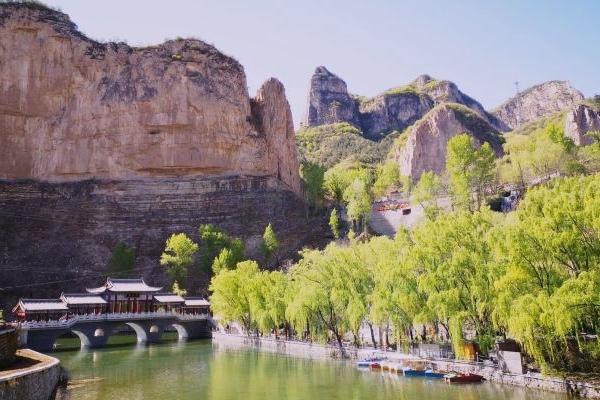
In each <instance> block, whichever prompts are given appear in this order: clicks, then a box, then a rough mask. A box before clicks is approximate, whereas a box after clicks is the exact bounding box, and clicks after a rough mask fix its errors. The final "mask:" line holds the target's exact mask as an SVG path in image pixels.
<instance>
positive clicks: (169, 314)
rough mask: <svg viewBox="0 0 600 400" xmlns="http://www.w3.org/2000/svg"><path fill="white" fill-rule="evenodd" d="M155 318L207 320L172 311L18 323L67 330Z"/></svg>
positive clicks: (204, 315)
mask: <svg viewBox="0 0 600 400" xmlns="http://www.w3.org/2000/svg"><path fill="white" fill-rule="evenodd" d="M155 318H176V319H178V320H180V321H199V320H205V319H209V318H210V315H209V314H208V313H205V314H181V313H177V312H174V311H149V312H141V313H129V312H127V313H107V314H78V315H74V316H72V317H69V318H68V319H67V318H64V319H60V320H50V321H25V322H21V323H19V325H20V327H21V328H24V329H43V328H68V327H71V326H72V325H74V324H75V323H77V322H87V321H130V320H144V319H155Z"/></svg>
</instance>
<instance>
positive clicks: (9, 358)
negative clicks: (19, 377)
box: [0, 327, 18, 368]
mask: <svg viewBox="0 0 600 400" xmlns="http://www.w3.org/2000/svg"><path fill="white" fill-rule="evenodd" d="M17 338H18V336H17V332H16V331H15V330H14V329H2V328H1V327H0V368H4V367H7V366H9V365H11V364H12V363H13V362H14V361H15V352H16V351H17V345H18V341H17Z"/></svg>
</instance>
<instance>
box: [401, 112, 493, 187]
mask: <svg viewBox="0 0 600 400" xmlns="http://www.w3.org/2000/svg"><path fill="white" fill-rule="evenodd" d="M461 133H467V134H470V135H472V136H473V137H474V138H475V139H476V140H477V141H478V142H479V143H480V144H482V143H484V142H488V143H489V144H490V145H491V146H492V149H494V151H495V152H496V154H497V155H500V154H502V142H503V140H502V137H501V136H500V135H499V134H498V131H497V130H496V129H495V128H494V127H492V126H491V125H490V124H489V123H488V122H487V121H485V120H484V119H483V118H481V117H480V116H479V115H478V114H477V113H475V112H474V111H472V110H471V109H469V108H467V107H465V106H462V105H459V104H454V103H445V104H441V105H438V106H436V107H435V108H433V109H432V110H431V111H429V112H428V113H427V114H426V115H425V116H424V117H423V118H422V119H421V120H419V121H418V122H417V123H415V124H414V125H413V126H412V127H411V128H410V129H409V130H408V132H407V133H406V135H407V137H406V142H405V143H404V144H403V145H401V146H400V147H399V148H398V149H397V150H396V156H395V157H396V161H397V162H398V164H399V167H400V172H401V174H402V175H405V176H409V177H410V178H411V179H412V180H413V181H417V180H418V179H419V178H420V177H421V174H423V172H426V171H433V172H435V173H436V174H441V173H442V172H443V171H444V170H445V168H446V147H447V145H448V141H449V140H450V139H451V138H452V137H454V136H456V135H459V134H461Z"/></svg>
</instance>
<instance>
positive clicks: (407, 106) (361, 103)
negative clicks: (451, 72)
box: [303, 67, 505, 140]
mask: <svg viewBox="0 0 600 400" xmlns="http://www.w3.org/2000/svg"><path fill="white" fill-rule="evenodd" d="M443 103H458V104H462V105H464V106H466V107H468V108H470V109H471V110H473V111H474V112H475V113H477V114H478V115H479V116H480V117H481V118H482V119H484V120H485V121H487V122H488V123H490V124H491V125H492V126H494V127H495V128H496V129H497V130H505V129H503V128H504V126H503V125H502V124H501V123H500V122H499V121H497V120H496V118H495V117H494V116H492V115H490V114H489V113H487V112H486V111H485V109H484V108H483V106H482V105H481V104H479V103H478V102H477V101H476V100H474V99H473V98H471V97H469V96H467V95H466V94H464V93H462V92H461V91H460V90H459V89H458V87H457V86H456V84H454V83H453V82H450V81H443V80H435V79H433V78H431V77H430V76H428V75H421V76H419V77H417V79H415V80H414V81H413V82H411V83H409V84H408V85H405V86H400V87H397V88H392V89H389V90H387V91H385V92H384V93H381V94H379V95H377V96H375V97H373V98H370V99H364V98H360V97H358V96H352V95H350V94H349V93H348V90H347V87H346V83H345V82H344V81H343V80H341V79H340V78H339V77H338V76H336V75H334V74H332V73H331V72H329V71H328V70H327V69H326V68H325V67H318V68H317V69H316V71H315V73H314V74H313V76H312V78H311V85H310V90H309V96H308V110H307V113H306V118H305V120H304V121H303V123H304V125H306V126H319V125H325V124H333V123H338V122H348V123H350V124H352V125H354V126H356V127H357V128H359V129H360V130H361V131H362V132H363V133H364V135H365V136H366V137H367V138H370V139H374V140H378V139H380V138H381V137H383V136H385V135H387V134H388V133H389V132H391V131H394V130H395V131H402V130H404V129H406V128H407V127H408V126H410V125H412V124H413V123H415V122H416V121H417V120H419V119H420V118H421V117H423V116H424V115H425V114H426V113H427V112H429V111H430V110H431V109H432V108H434V107H435V106H436V105H438V104H443Z"/></svg>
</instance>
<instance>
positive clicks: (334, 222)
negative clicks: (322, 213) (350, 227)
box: [329, 208, 340, 239]
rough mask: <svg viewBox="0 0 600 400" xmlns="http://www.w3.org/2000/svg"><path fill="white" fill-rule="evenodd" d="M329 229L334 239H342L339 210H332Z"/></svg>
mask: <svg viewBox="0 0 600 400" xmlns="http://www.w3.org/2000/svg"><path fill="white" fill-rule="evenodd" d="M329 228H331V232H332V233H333V237H334V238H336V239H339V237H340V217H338V211H337V208H334V209H333V210H331V215H330V216H329Z"/></svg>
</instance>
